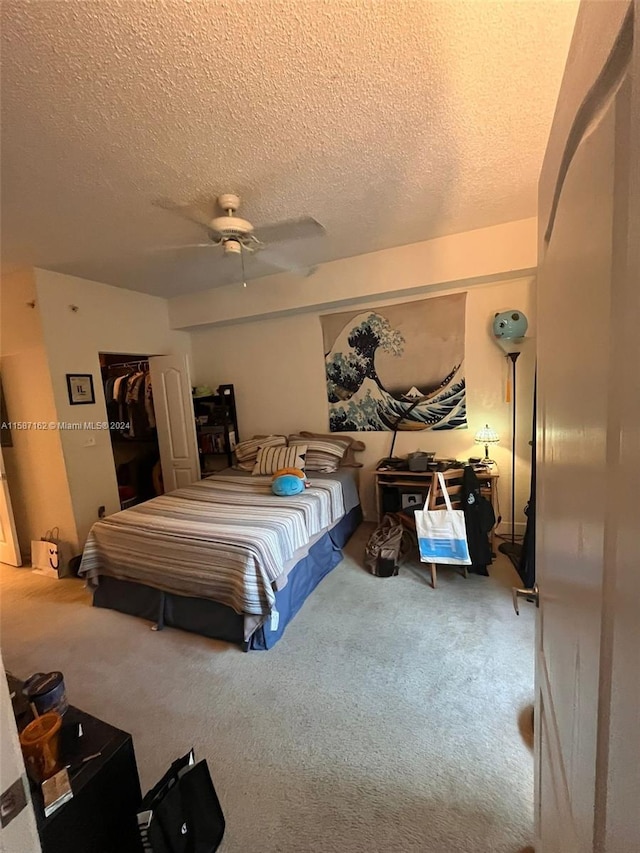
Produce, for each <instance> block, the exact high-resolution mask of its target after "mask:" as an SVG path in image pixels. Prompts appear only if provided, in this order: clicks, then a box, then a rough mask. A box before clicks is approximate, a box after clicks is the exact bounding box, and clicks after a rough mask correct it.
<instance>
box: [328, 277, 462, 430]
mask: <svg viewBox="0 0 640 853" xmlns="http://www.w3.org/2000/svg"><path fill="white" fill-rule="evenodd" d="M465 304H466V294H464V293H457V294H454V295H451V296H437V297H434V298H433V299H421V300H419V301H416V302H404V303H402V304H401V305H388V306H386V307H384V308H371V309H368V310H365V311H362V310H360V311H348V312H345V313H340V314H328V315H325V316H324V317H321V318H320V319H321V322H322V334H323V338H324V352H325V366H326V373H327V396H328V399H329V421H330V428H331V431H332V432H351V431H365V430H366V431H371V430H392V429H395V428H396V427H397V428H398V429H403V430H406V429H435V430H444V429H463V428H465V427H466V426H467V415H466V394H465V380H464V318H465Z"/></svg>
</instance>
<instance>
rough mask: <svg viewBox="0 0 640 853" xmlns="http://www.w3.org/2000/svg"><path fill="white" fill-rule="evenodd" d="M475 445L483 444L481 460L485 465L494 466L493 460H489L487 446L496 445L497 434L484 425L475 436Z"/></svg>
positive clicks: (497, 440) (498, 437)
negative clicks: (482, 457)
mask: <svg viewBox="0 0 640 853" xmlns="http://www.w3.org/2000/svg"><path fill="white" fill-rule="evenodd" d="M474 440H475V443H476V444H484V459H483V460H482V461H483V463H484V464H485V465H493V464H495V463H494V461H493V459H489V445H490V444H497V443H498V442H499V441H500V436H499V435H498V433H497V432H496V431H495V430H494V429H491V427H490V426H489V424H485V425H484V426H483V427H482V429H479V430H478V432H477V433H476V435H475V439H474Z"/></svg>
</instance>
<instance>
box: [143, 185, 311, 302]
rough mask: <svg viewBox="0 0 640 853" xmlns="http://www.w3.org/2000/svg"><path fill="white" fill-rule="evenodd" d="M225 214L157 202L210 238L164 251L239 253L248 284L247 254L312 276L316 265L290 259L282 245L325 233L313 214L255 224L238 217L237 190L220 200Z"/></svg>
mask: <svg viewBox="0 0 640 853" xmlns="http://www.w3.org/2000/svg"><path fill="white" fill-rule="evenodd" d="M216 203H217V205H218V207H219V208H220V210H221V211H222V214H221V215H219V216H214V217H213V218H212V217H211V216H210V214H209V213H207V211H206V210H205V209H204V207H202V206H200V205H198V204H176V203H175V202H172V201H169V200H167V199H161V200H159V201H157V202H155V204H156V206H158V207H161V208H163V209H164V210H168V211H170V212H171V213H175V214H177V215H178V216H181V217H182V218H183V219H188V220H190V221H191V222H195V223H196V224H197V225H200V226H202V227H203V228H204V229H205V230H206V232H207V234H208V236H209V240H208V242H206V243H187V244H184V245H182V246H170V247H164V248H163V250H164V251H174V250H176V249H191V248H205V247H211V248H213V247H217V246H221V247H222V251H223V253H224V254H225V255H239V256H240V259H241V262H242V280H243V284H244V286H245V287H246V286H247V282H246V279H245V273H244V254H245V253H247V252H248V253H249V254H254V253H256V252H260V254H261V257H262V259H263V260H264V261H265V262H266V263H267V264H268V265H270V266H272V267H275V268H276V269H281V270H286V271H287V272H294V273H298V274H300V275H310V274H311V272H313V270H314V269H315V268H311V269H310V268H309V267H305V266H302V265H301V264H299V263H297V262H295V261H293V260H292V259H290V258H287V256H286V251H285V250H284V249H283V248H282V246H280V245H277V246H276V244H281V243H284V242H288V241H291V240H301V239H304V238H308V237H321V236H324V234H325V229H324V227H323V226H322V225H321V224H320V223H319V222H317V221H316V220H315V219H313V217H311V216H305V217H302V218H300V219H290V220H286V221H283V222H276V223H274V224H273V225H265V226H263V227H261V228H254V226H253V225H252V224H251V222H249V221H248V220H247V219H242V218H241V217H239V216H237V215H236V214H237V212H238V208H239V207H240V197H239V196H237V195H235V194H234V193H223V194H222V195H219V196H218V197H217V199H216Z"/></svg>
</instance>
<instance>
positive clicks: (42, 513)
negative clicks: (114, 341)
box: [0, 270, 78, 560]
mask: <svg viewBox="0 0 640 853" xmlns="http://www.w3.org/2000/svg"><path fill="white" fill-rule="evenodd" d="M31 302H36V304H35V306H34V307H32V306H31V305H30V304H29V303H31ZM0 370H1V372H2V384H3V389H4V393H5V396H6V403H7V415H8V417H9V418H10V419H11V420H12V421H19V422H23V423H29V422H32V423H35V422H44V423H47V424H48V423H49V422H51V421H54V422H55V421H57V420H58V416H57V413H56V402H55V399H54V394H53V387H52V383H51V374H50V372H49V363H48V353H47V349H46V345H45V339H44V332H43V328H42V322H41V314H40V308H39V306H38V304H37V299H36V282H35V276H34V274H33V271H32V270H23V271H20V272H15V273H13V274H11V275H7V276H4V277H3V278H2V281H1V284H0ZM12 440H13V447H5V448H3V456H4V460H5V465H6V469H7V479H8V483H9V491H10V494H11V502H12V506H13V512H14V516H15V520H16V529H17V533H18V540H19V543H20V550H21V552H22V554H23V558H25V559H27V560H28V558H29V554H30V550H31V544H30V543H31V540H32V539H39V538H40V537H41V536H42V535H44V533H45V531H47V530H48V529H49V528H51V527H54V526H58V527H59V528H60V537H61V539H63V540H64V541H65V542H67V543H72V542H76V541H77V538H78V533H77V528H76V522H75V518H74V513H73V507H72V505H71V497H70V494H69V483H68V479H67V473H66V469H65V462H64V456H63V451H62V441H61V436H60V433H59V432H58V431H57V430H26V429H22V430H19V429H14V430H13V431H12ZM69 555H70V554H69V550H68V552H67V554H66V556H69ZM63 556H65V555H63Z"/></svg>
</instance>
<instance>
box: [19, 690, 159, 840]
mask: <svg viewBox="0 0 640 853" xmlns="http://www.w3.org/2000/svg"><path fill="white" fill-rule="evenodd" d="M7 679H8V682H9V690H10V692H11V693H15V699H14V700H13V701H14V712H15V715H16V722H17V724H18V730H19V731H20V730H22V729H23V728H24V727H25V726H26V725H27V723H29V722H30V721H31V719H32V718H33V717H32V714H31V710H30V707H29V705H28V703H26V700H24V699H23V698H22V682H20V681H18V680H17V679H15V678H13V677H12V676H10V675H8V676H7ZM80 726H81V727H82V728H81V729H80V728H79V727H80ZM80 731H82V734H81V735H80V734H79V732H80ZM60 745H61V760H62V762H63V763H64V764H65V765H67V764H68V765H70V768H69V771H68V772H69V776H70V780H71V788H72V791H73V797H72V798H71V799H70V800H69V801H68V802H66V803H64V804H63V805H62V806H60V807H59V808H58V809H57V810H56V811H55V812H54V813H53V814H51V815H49V817H45V815H44V803H43V799H42V793H41V790H40V786H36V785H34V784H32V786H31V795H32V798H33V806H34V809H35V813H36V822H37V824H38V831H39V833H40V840H41V843H42V851H43V853H142V845H141V843H140V840H139V837H138V830H137V823H136V812H137V810H138V807H139V806H140V802H141V800H142V796H141V793H140V780H139V778H138V768H137V766H136V759H135V754H134V751H133V742H132V740H131V735H130V734H127V732H123V731H121V730H120V729H117V728H115V727H114V726H111V725H109V724H108V723H105V722H103V721H102V720H99V719H97V718H96V717H92V716H91V715H90V714H86V713H85V712H84V711H80V710H79V709H78V708H74V707H73V706H70V707H69V709H68V711H67V712H66V713H65V714H64V717H63V722H62V730H61V744H60ZM88 756H96V757H95V758H91V759H90V760H89V761H86V762H84V763H83V759H84V758H87V757H88Z"/></svg>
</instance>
